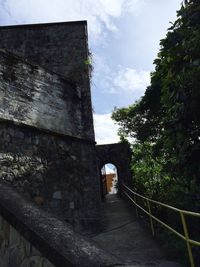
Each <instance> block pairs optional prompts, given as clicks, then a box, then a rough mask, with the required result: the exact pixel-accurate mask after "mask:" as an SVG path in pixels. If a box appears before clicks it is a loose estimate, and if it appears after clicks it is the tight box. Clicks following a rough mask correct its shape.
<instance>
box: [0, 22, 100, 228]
mask: <svg viewBox="0 0 200 267" xmlns="http://www.w3.org/2000/svg"><path fill="white" fill-rule="evenodd" d="M0 48H4V49H7V50H9V51H12V52H14V53H18V55H17V56H16V55H13V54H12V53H11V52H5V51H3V50H1V51H0V137H1V138H0V179H1V180H2V181H4V182H5V183H8V184H10V185H12V186H14V187H15V188H16V189H17V190H18V191H21V192H22V193H23V194H25V195H26V196H28V197H29V198H31V199H33V200H34V201H35V202H36V203H37V204H38V205H40V206H42V207H43V208H44V209H46V210H51V211H53V212H54V213H55V214H56V215H58V216H60V217H61V218H63V219H64V220H66V221H68V222H70V223H71V224H72V225H74V227H76V229H78V230H82V229H84V230H87V229H89V230H90V231H93V229H94V228H97V222H98V212H99V205H100V192H99V181H98V171H97V162H96V150H95V142H94V132H93V121H92V110H91V99H90V86H89V76H88V75H89V73H88V65H87V64H85V60H86V59H87V55H88V47H87V31H86V23H85V22H78V23H55V24H41V25H25V26H16V27H15V26H10V27H0ZM19 55H20V56H23V57H24V59H22V58H21V57H20V56H19ZM28 60H30V61H31V62H34V63H36V64H37V66H36V65H34V64H33V63H30V62H28ZM39 65H41V67H40V66H39ZM56 73H57V74H56ZM66 79H67V80H66ZM69 80H70V82H69ZM72 81H73V82H72Z"/></svg>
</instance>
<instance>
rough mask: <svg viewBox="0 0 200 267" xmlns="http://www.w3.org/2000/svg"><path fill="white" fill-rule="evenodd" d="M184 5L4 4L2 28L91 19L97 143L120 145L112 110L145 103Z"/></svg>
mask: <svg viewBox="0 0 200 267" xmlns="http://www.w3.org/2000/svg"><path fill="white" fill-rule="evenodd" d="M181 2H182V1H181V0H167V1H166V0H0V25H9V24H23V23H24V24H25V23H45V22H55V21H73V20H87V21H88V31H89V46H90V50H91V52H92V55H93V65H94V72H93V78H92V86H91V89H92V103H93V109H94V125H95V133H96V141H97V143H99V144H100V143H101V144H102V143H113V142H116V141H118V137H117V126H116V125H114V123H113V122H112V120H111V119H110V114H111V112H112V110H113V108H114V107H115V106H116V107H125V106H128V105H130V104H132V103H134V101H135V100H137V99H138V98H140V97H141V96H142V95H143V94H144V91H145V88H146V86H147V85H148V84H149V81H150V78H149V77H150V76H149V74H150V72H151V71H153V69H154V66H153V60H154V59H155V58H156V55H157V53H158V51H159V41H160V39H162V38H164V37H165V35H166V32H167V28H169V26H170V24H169V21H174V20H175V18H176V10H178V9H179V8H180V5H181Z"/></svg>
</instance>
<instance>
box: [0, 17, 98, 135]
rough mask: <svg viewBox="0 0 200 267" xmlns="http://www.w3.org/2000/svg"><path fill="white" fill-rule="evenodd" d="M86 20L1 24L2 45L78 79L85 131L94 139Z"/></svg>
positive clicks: (61, 73) (32, 60)
mask: <svg viewBox="0 0 200 267" xmlns="http://www.w3.org/2000/svg"><path fill="white" fill-rule="evenodd" d="M87 38H88V37H87V23H86V21H79V22H65V23H48V24H33V25H16V26H3V27H0V48H1V49H5V50H8V51H11V52H13V53H15V54H18V55H20V56H22V57H24V58H25V59H28V60H29V61H30V62H32V63H35V64H37V65H39V66H41V67H44V68H45V69H47V70H49V71H53V72H55V73H57V74H59V75H61V76H64V77H66V78H67V79H68V80H70V81H72V82H73V83H76V84H77V85H78V87H79V88H80V93H81V98H82V100H81V109H82V111H81V116H82V127H83V132H85V134H86V135H87V136H89V137H90V138H91V139H93V140H94V129H93V119H92V108H91V96H90V83H89V68H88V64H87V62H88V60H87V59H88V43H87Z"/></svg>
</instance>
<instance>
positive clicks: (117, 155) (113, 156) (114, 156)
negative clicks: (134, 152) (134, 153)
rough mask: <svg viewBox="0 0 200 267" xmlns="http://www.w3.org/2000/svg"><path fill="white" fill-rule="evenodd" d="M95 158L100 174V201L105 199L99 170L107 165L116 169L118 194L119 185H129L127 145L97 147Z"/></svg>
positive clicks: (129, 157) (129, 155)
mask: <svg viewBox="0 0 200 267" xmlns="http://www.w3.org/2000/svg"><path fill="white" fill-rule="evenodd" d="M97 157H98V165H99V173H100V186H101V196H102V199H104V197H105V192H106V190H105V181H104V179H103V177H102V174H101V170H102V167H103V166H104V165H106V164H107V163H111V164H113V165H114V166H115V167H116V168H117V175H118V193H119V194H120V191H121V184H122V183H125V184H130V183H131V173H130V168H129V166H130V161H131V150H130V147H129V145H128V144H127V143H116V144H108V145H97Z"/></svg>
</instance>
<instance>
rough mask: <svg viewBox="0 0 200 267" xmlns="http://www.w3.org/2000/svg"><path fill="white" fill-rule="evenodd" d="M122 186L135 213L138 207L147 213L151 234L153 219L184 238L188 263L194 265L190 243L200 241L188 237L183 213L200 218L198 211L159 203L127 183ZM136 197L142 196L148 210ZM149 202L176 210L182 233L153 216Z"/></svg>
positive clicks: (199, 244) (198, 243) (195, 243)
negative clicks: (135, 190) (131, 187)
mask: <svg viewBox="0 0 200 267" xmlns="http://www.w3.org/2000/svg"><path fill="white" fill-rule="evenodd" d="M122 186H123V187H124V188H125V189H126V190H128V192H127V191H126V190H122V192H123V193H124V194H125V195H126V196H127V197H128V198H129V199H130V200H131V202H133V203H134V205H135V209H136V215H137V216H138V208H139V209H141V210H142V211H143V212H144V213H146V214H147V215H149V220H150V225H151V231H152V235H153V236H154V234H155V230H154V225H153V219H154V220H155V221H157V222H158V223H160V224H161V225H163V226H164V227H165V228H167V229H168V230H170V231H172V232H173V233H174V234H176V235H177V236H179V237H180V238H182V239H183V240H185V242H186V245H187V250H188V256H189V260H190V265H191V267H195V263H194V258H193V254H192V248H191V245H195V246H200V242H198V241H195V240H192V239H190V238H189V233H188V227H187V222H186V220H185V215H189V216H195V217H199V218H200V213H197V212H191V211H187V210H181V209H178V208H175V207H172V206H170V205H167V204H164V203H161V202H159V201H155V200H153V199H150V198H147V197H144V196H142V195H140V194H138V193H136V192H134V191H133V190H132V189H130V188H129V187H128V186H127V185H125V184H122ZM130 193H131V194H133V198H132V197H131V196H130ZM136 197H139V198H142V199H143V200H145V201H146V203H147V207H148V211H147V210H146V209H144V208H143V207H141V206H140V205H139V204H138V203H137V200H136ZM151 203H154V204H158V205H160V206H162V207H165V208H168V209H171V210H173V211H176V212H178V213H179V215H180V218H181V222H182V225H183V231H184V235H182V234H181V233H179V232H178V231H176V230H175V229H174V228H172V227H171V226H169V225H167V224H166V223H164V222H163V221H161V220H159V219H158V218H157V217H155V216H154V215H152V211H151V205H150V204H151Z"/></svg>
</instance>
